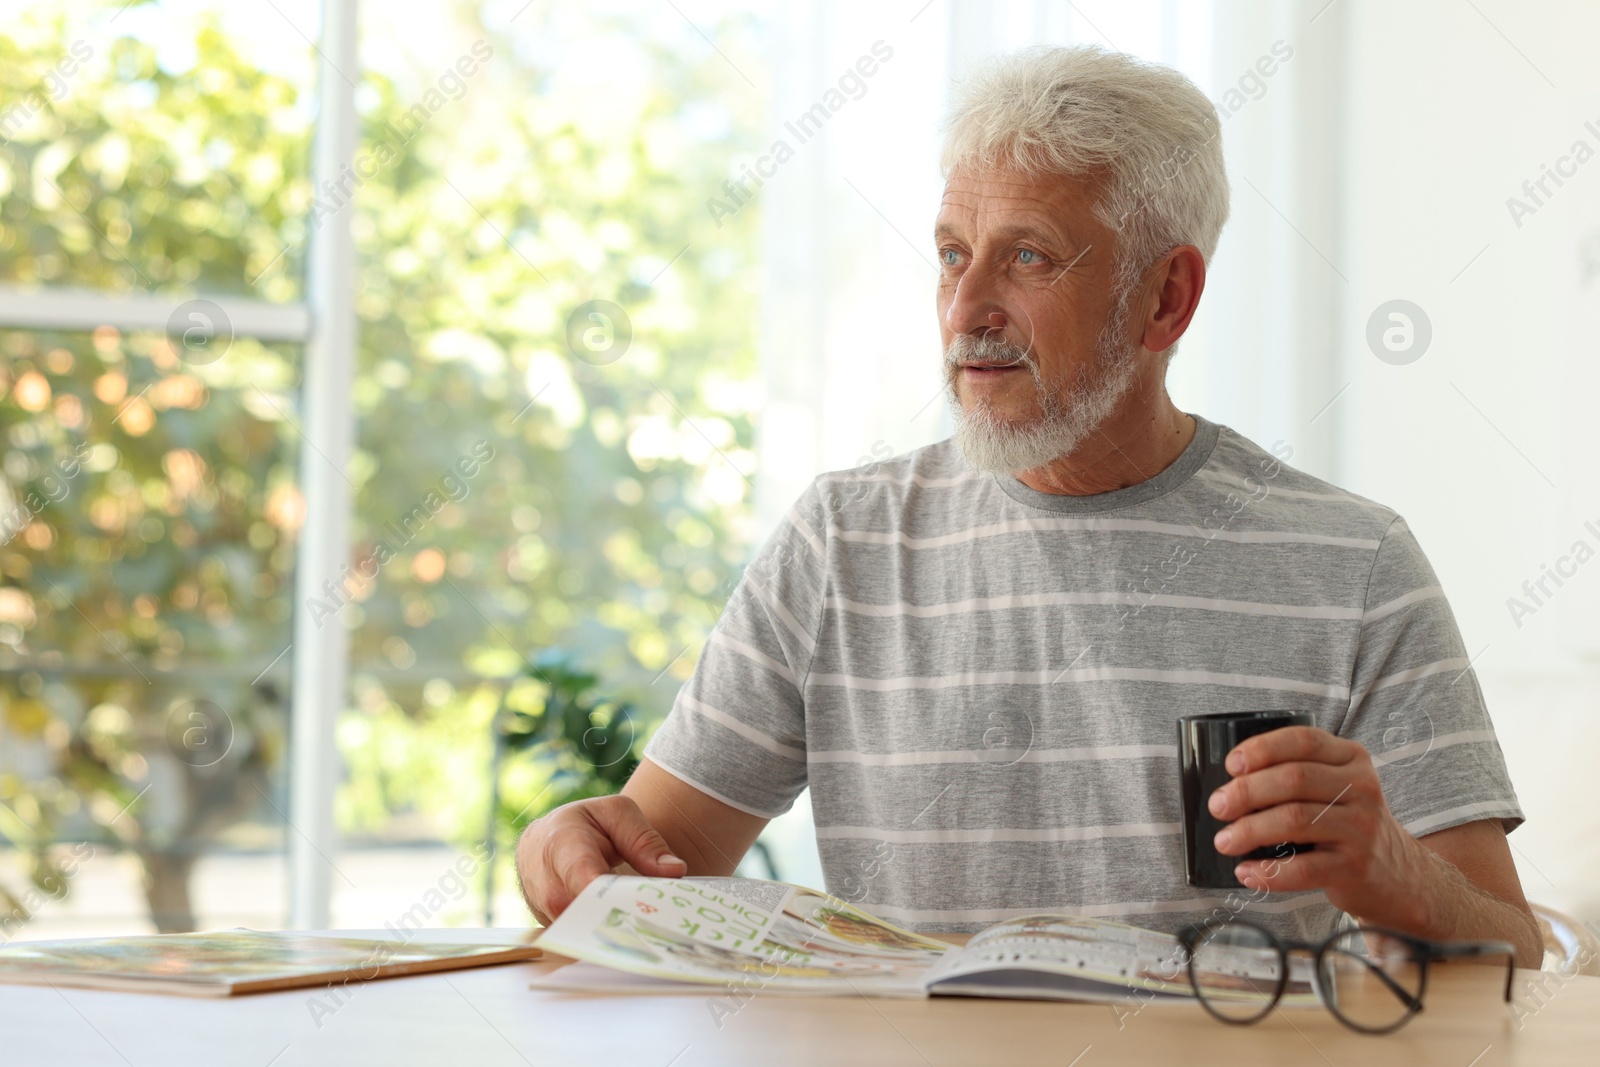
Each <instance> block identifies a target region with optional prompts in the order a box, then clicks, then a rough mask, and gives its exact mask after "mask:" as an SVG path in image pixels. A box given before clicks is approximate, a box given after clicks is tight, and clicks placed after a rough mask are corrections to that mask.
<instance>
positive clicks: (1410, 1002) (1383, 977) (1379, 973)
mask: <svg viewBox="0 0 1600 1067" xmlns="http://www.w3.org/2000/svg"><path fill="white" fill-rule="evenodd" d="M1352 958H1353V959H1358V960H1360V961H1361V962H1362V964H1363V965H1365V967H1366V968H1367V970H1369V971H1371V972H1372V973H1373V975H1374V976H1375V977H1376V978H1377V979H1378V980H1379V981H1380V982H1382V983H1383V984H1384V985H1386V986H1388V987H1389V992H1391V993H1393V994H1394V995H1395V996H1396V997H1397V998H1399V1000H1400V1003H1402V1004H1404V1005H1406V1007H1408V1008H1410V1009H1411V1010H1412V1011H1421V1010H1422V1001H1420V1000H1418V999H1417V998H1416V997H1414V996H1412V995H1411V993H1410V992H1409V991H1408V990H1407V989H1406V988H1405V987H1404V986H1402V985H1401V984H1400V983H1399V982H1396V981H1395V980H1394V979H1393V978H1390V977H1389V975H1388V973H1387V972H1386V971H1384V969H1383V968H1382V967H1380V966H1378V965H1377V964H1376V963H1373V962H1372V961H1371V960H1369V959H1366V958H1364V957H1361V956H1353V957H1352Z"/></svg>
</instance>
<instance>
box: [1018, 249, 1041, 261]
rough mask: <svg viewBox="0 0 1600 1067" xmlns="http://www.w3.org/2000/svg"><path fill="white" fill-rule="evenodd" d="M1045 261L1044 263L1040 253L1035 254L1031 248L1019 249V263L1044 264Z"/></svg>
mask: <svg viewBox="0 0 1600 1067" xmlns="http://www.w3.org/2000/svg"><path fill="white" fill-rule="evenodd" d="M1043 261H1044V257H1043V256H1041V255H1040V254H1039V253H1037V252H1035V251H1034V250H1033V249H1031V248H1019V249H1017V262H1018V263H1028V264H1032V263H1042V262H1043Z"/></svg>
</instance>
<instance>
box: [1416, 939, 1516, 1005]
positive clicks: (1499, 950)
mask: <svg viewBox="0 0 1600 1067" xmlns="http://www.w3.org/2000/svg"><path fill="white" fill-rule="evenodd" d="M1428 951H1429V955H1431V956H1432V957H1433V958H1434V959H1436V960H1458V959H1470V958H1472V957H1474V956H1499V955H1504V956H1505V957H1506V1003H1507V1004H1509V1003H1511V979H1512V977H1513V975H1514V974H1515V973H1516V969H1517V949H1516V946H1514V945H1513V944H1511V942H1509V941H1446V942H1439V943H1434V944H1430V945H1429V946H1428Z"/></svg>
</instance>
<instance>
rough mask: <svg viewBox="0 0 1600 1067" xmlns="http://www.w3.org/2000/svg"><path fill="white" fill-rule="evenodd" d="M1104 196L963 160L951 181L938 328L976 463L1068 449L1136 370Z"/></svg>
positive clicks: (1034, 458) (940, 228) (943, 217)
mask: <svg viewBox="0 0 1600 1067" xmlns="http://www.w3.org/2000/svg"><path fill="white" fill-rule="evenodd" d="M1098 195H1099V188H1098V187H1097V185H1096V184H1094V183H1092V182H1087V181H1081V180H1075V179H1069V178H1061V177H1050V178H1035V177H1030V176H1027V175H1023V174H1020V173H1018V172H1015V171H1011V170H1006V169H995V170H983V171H973V170H962V169H957V170H956V171H954V172H953V173H952V174H951V176H950V180H949V182H948V184H946V186H945V192H944V199H943V202H942V204H941V208H940V211H939V218H938V221H937V223H936V225H935V229H934V235H935V240H936V243H937V245H938V250H939V260H940V278H939V296H938V308H939V328H940V334H941V338H942V340H943V342H944V346H945V360H946V371H947V373H948V377H949V385H950V391H951V395H952V398H953V400H954V402H955V404H956V406H957V409H958V419H959V422H960V425H959V427H958V436H959V437H960V439H961V443H962V447H963V450H964V451H965V452H966V453H967V457H968V459H969V460H971V461H972V462H973V463H974V465H975V466H979V467H985V468H990V469H1009V470H1023V469H1029V468H1031V467H1035V466H1041V465H1043V464H1044V463H1046V462H1049V461H1050V460H1051V459H1054V458H1056V457H1057V456H1060V455H1065V454H1068V453H1070V452H1071V451H1072V450H1073V448H1075V447H1076V445H1077V443H1078V442H1079V441H1081V440H1082V439H1083V438H1084V437H1085V436H1087V435H1088V434H1089V433H1091V432H1093V430H1094V429H1095V427H1096V426H1098V425H1099V424H1100V423H1101V422H1102V421H1103V420H1104V419H1105V417H1106V415H1107V414H1109V413H1110V410H1111V408H1112V407H1113V406H1114V405H1115V403H1116V401H1117V400H1118V399H1119V398H1120V397H1121V396H1122V394H1123V393H1125V392H1126V391H1127V389H1128V387H1129V386H1130V384H1131V383H1132V381H1133V379H1134V377H1135V374H1136V366H1137V360H1136V359H1135V356H1136V353H1137V348H1136V347H1135V346H1134V345H1133V344H1132V343H1131V342H1130V341H1129V339H1128V337H1127V322H1126V307H1125V306H1124V307H1122V308H1118V307H1114V306H1113V301H1112V292H1111V289H1112V281H1113V278H1112V271H1113V265H1114V261H1115V259H1114V251H1115V250H1114V247H1113V243H1114V240H1115V237H1114V235H1113V234H1112V232H1111V231H1110V230H1109V229H1107V228H1106V226H1105V225H1104V224H1103V223H1101V222H1100V221H1099V220H1098V219H1096V218H1095V217H1094V213H1093V207H1094V203H1095V200H1096V199H1097V197H1098Z"/></svg>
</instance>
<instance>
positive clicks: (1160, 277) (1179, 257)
mask: <svg viewBox="0 0 1600 1067" xmlns="http://www.w3.org/2000/svg"><path fill="white" fill-rule="evenodd" d="M1205 287H1206V261H1205V257H1204V256H1202V255H1201V254H1200V250H1199V249H1198V248H1196V247H1195V246H1194V245H1179V246H1178V247H1177V248H1174V249H1173V250H1172V251H1170V252H1168V253H1167V254H1166V255H1165V256H1163V257H1162V258H1161V259H1160V260H1159V261H1158V262H1157V263H1156V265H1155V266H1154V267H1152V268H1151V270H1150V272H1149V275H1148V279H1147V281H1146V290H1145V291H1146V292H1147V293H1148V294H1149V296H1148V297H1147V301H1146V307H1148V309H1149V310H1148V311H1147V312H1146V314H1145V317H1144V321H1143V322H1142V323H1141V324H1140V325H1141V326H1142V327H1143V333H1142V335H1141V336H1140V339H1139V343H1140V346H1141V347H1143V348H1145V349H1147V350H1149V351H1151V352H1165V351H1166V350H1167V349H1169V348H1171V347H1172V346H1173V345H1175V344H1177V343H1178V338H1180V337H1182V336H1183V335H1184V332H1185V331H1187V330H1188V329H1189V322H1190V321H1191V320H1192V319H1193V318H1194V313H1195V309H1196V308H1198V307H1199V306H1200V294H1201V293H1202V292H1204V291H1205Z"/></svg>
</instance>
